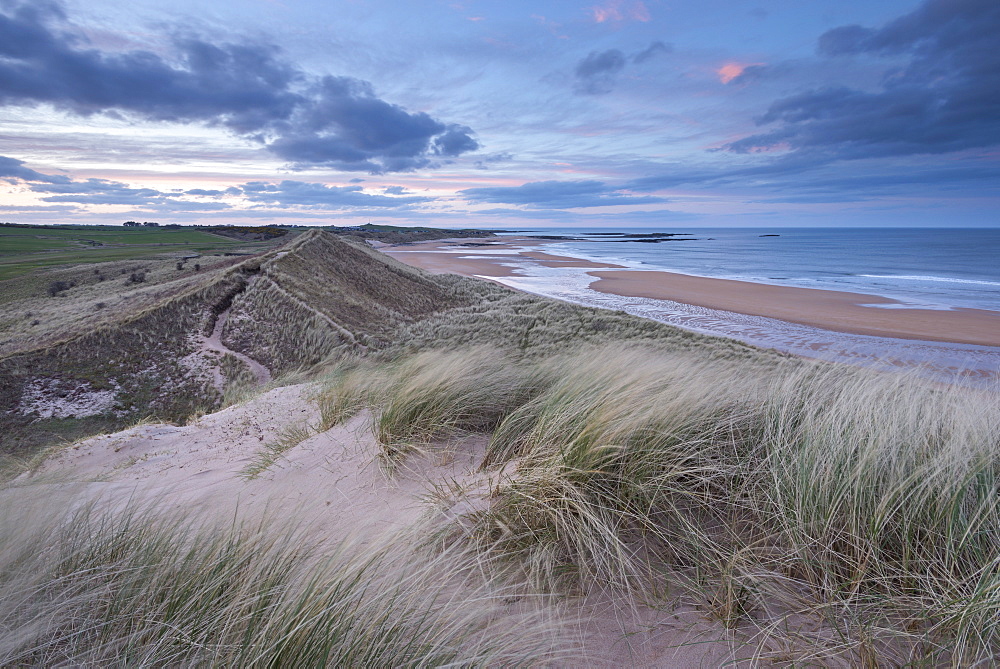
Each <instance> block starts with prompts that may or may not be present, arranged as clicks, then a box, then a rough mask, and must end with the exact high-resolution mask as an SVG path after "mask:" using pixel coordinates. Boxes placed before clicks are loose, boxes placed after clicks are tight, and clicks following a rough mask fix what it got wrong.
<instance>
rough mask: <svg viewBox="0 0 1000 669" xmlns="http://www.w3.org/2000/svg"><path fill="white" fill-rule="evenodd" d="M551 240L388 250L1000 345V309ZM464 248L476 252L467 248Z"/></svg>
mask: <svg viewBox="0 0 1000 669" xmlns="http://www.w3.org/2000/svg"><path fill="white" fill-rule="evenodd" d="M545 243H546V240H539V239H531V238H521V237H513V238H511V237H507V238H503V239H502V240H496V241H493V240H489V241H477V242H473V243H472V244H470V243H469V240H467V239H466V240H441V241H434V242H424V243H419V244H412V245H408V246H398V247H387V248H383V249H382V250H383V251H384V252H385V253H388V254H389V255H391V256H393V257H394V258H396V259H397V260H400V261H402V262H405V263H407V264H410V265H414V266H416V267H421V268H423V269H426V270H428V271H430V272H435V273H449V272H450V273H454V274H461V275H464V276H478V277H482V278H490V277H497V278H503V277H511V276H516V274H517V272H516V270H517V265H519V264H524V263H529V262H530V263H532V264H535V265H541V266H543V267H564V268H580V269H587V270H593V271H588V272H587V274H588V275H590V276H592V277H594V279H595V280H594V282H593V283H591V284H590V289H592V290H595V291H598V292H601V293H605V294H611V295H619V296H623V297H639V298H651V299H656V300H671V301H674V302H681V303H684V304H690V305H696V306H699V307H705V308H708V309H714V310H720V311H729V312H734V313H739V314H747V315H751V316H761V317H765V318H773V319H777V320H782V321H786V322H789V323H797V324H800V325H806V326H810V327H815V328H820V329H824V330H830V331H834V332H845V333H851V334H859V335H870V336H878V337H894V338H899V339H914V340H921V341H935V342H948V343H957V344H973V345H980V346H1000V312H995V311H987V310H982V309H954V310H951V311H943V310H932V309H919V308H910V307H904V305H901V303H899V302H896V301H894V300H891V299H887V298H883V297H878V296H874V295H865V294H860V293H847V292H838V291H830V290H818V289H811V288H796V287H789V286H775V285H770V284H761V283H751V282H746V281H734V280H730V279H713V278H707V277H698V276H689V275H685V274H675V273H672V272H663V271H634V270H627V269H625V268H623V267H622V266H620V265H613V264H608V263H599V262H593V261H590V260H585V259H582V258H572V257H569V256H559V255H553V254H549V253H544V252H540V251H537V250H534V249H532V248H528V247H537V246H539V245H542V244H545ZM463 249H464V250H466V251H468V255H465V254H463V253H462V252H461V251H462V250H463ZM601 270H614V271H601ZM868 305H876V306H868Z"/></svg>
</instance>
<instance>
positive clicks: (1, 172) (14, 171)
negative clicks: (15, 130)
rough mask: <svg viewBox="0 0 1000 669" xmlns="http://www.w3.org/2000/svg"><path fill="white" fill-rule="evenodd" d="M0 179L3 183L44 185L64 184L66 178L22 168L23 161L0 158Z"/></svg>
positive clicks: (66, 180) (5, 157)
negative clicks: (36, 183)
mask: <svg viewBox="0 0 1000 669" xmlns="http://www.w3.org/2000/svg"><path fill="white" fill-rule="evenodd" d="M0 179H3V180H5V181H16V180H18V181H40V182H44V183H50V184H51V183H66V182H68V181H69V179H68V178H66V177H63V176H53V175H51V174H42V173H41V172H36V171H35V170H32V169H28V168H27V167H25V166H24V161H23V160H18V159H17V158H8V157H7V156H0Z"/></svg>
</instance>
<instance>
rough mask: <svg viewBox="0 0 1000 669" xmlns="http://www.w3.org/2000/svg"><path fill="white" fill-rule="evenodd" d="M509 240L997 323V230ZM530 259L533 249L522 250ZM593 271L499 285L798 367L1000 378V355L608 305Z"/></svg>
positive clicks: (591, 234) (635, 232)
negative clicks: (799, 363) (773, 353)
mask: <svg viewBox="0 0 1000 669" xmlns="http://www.w3.org/2000/svg"><path fill="white" fill-rule="evenodd" d="M505 234H511V235H517V236H519V237H528V238H536V239H538V242H539V245H538V246H537V247H535V248H537V249H538V250H544V251H545V252H547V253H552V254H556V255H567V256H573V257H577V258H584V259H589V260H595V261H601V262H610V263H615V264H618V265H622V266H624V267H627V268H630V269H638V270H665V271H669V272H678V273H682V274H689V275H694V276H705V277H714V278H722V279H735V280H740V281H753V282H758V283H768V284H775V285H782V286H798V287H803V288H819V289H826V290H837V291H846V292H852V293H862V294H870V295H873V296H880V297H886V298H890V299H892V300H894V301H895V303H893V304H891V305H889V306H888V307H886V306H884V305H881V306H877V305H875V304H873V305H871V306H872V308H902V309H907V308H918V309H932V310H941V311H945V310H950V309H955V308H974V309H987V310H993V311H1000V229H954V228H947V229H945V228H910V229H907V228H774V229H760V228H755V229H748V228H698V229H690V230H685V229H681V228H663V229H650V228H602V229H596V228H552V229H533V230H521V231H516V232H515V231H510V232H508V233H505ZM532 247H534V244H533V243H532V242H530V241H529V242H527V243H526V244H525V248H532ZM478 253H479V252H474V253H471V254H470V255H478ZM481 253H482V254H483V255H486V254H487V253H488V250H487V249H483V250H482V252H481ZM586 271H587V270H583V269H567V268H547V267H542V266H540V265H531V264H530V263H529V264H528V265H523V264H521V263H519V264H518V269H517V271H516V274H515V276H511V277H505V278H502V279H499V281H501V282H502V283H506V284H508V285H510V286H511V287H513V288H518V289H520V290H525V291H528V292H532V293H537V294H541V295H548V296H550V297H556V298H559V299H563V300H567V301H571V302H576V303H579V304H585V305H589V306H597V307H603V308H609V309H619V310H623V311H626V312H629V313H633V314H635V315H639V316H644V317H646V318H652V319H654V320H659V321H662V322H666V323H671V324H673V325H678V326H680V327H684V328H686V329H689V330H693V331H696V332H701V333H704V334H712V335H719V336H726V337H731V338H735V339H738V340H741V341H744V342H747V343H750V344H754V345H757V346H764V347H770V348H775V349H778V350H781V351H785V352H789V353H793V354H797V355H805V356H809V357H817V358H824V359H832V360H842V361H848V362H853V363H857V364H863V365H870V366H875V367H892V368H899V367H900V365H903V366H906V367H915V368H920V369H922V370H924V371H925V372H926V373H928V374H930V375H932V376H935V377H938V378H940V377H952V376H960V377H963V378H966V379H973V380H975V379H993V380H995V379H997V378H998V377H1000V347H989V346H974V345H967V344H942V343H935V342H923V341H916V340H912V339H894V338H889V337H872V336H866V335H856V334H848V333H839V332H831V331H826V330H818V329H817V328H812V327H809V326H804V325H797V324H793V323H786V322H783V321H775V320H773V319H768V318H761V317H756V316H747V315H742V314H734V313H731V312H721V311H715V310H710V309H705V308H702V307H695V306H691V305H684V304H680V303H675V302H670V301H667V300H652V299H649V298H629V297H621V296H616V295H607V294H603V293H598V292H597V291H593V290H590V289H589V288H588V286H589V284H590V283H591V282H592V281H593V280H594V279H593V277H590V276H589V275H587V274H586Z"/></svg>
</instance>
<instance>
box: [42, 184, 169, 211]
mask: <svg viewBox="0 0 1000 669" xmlns="http://www.w3.org/2000/svg"><path fill="white" fill-rule="evenodd" d="M31 190H32V191H34V192H36V193H54V194H53V195H47V196H46V197H43V198H41V199H42V201H43V202H73V203H75V204H127V205H135V206H140V205H151V204H154V203H156V202H158V201H162V200H163V198H165V197H167V194H166V193H162V192H160V191H158V190H155V189H153V188H131V187H129V186H128V185H126V184H123V183H119V182H117V181H108V180H106V179H87V180H86V181H70V182H67V183H59V184H35V185H33V186H31Z"/></svg>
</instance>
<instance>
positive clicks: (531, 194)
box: [458, 181, 667, 209]
mask: <svg viewBox="0 0 1000 669" xmlns="http://www.w3.org/2000/svg"><path fill="white" fill-rule="evenodd" d="M621 190H622V189H621V188H615V187H613V186H608V185H606V184H605V183H603V182H601V181H533V182H530V183H526V184H522V185H520V186H500V187H492V188H467V189H465V190H461V191H458V193H459V195H463V196H465V197H466V198H467V199H468V200H469V201H471V202H491V203H498V204H519V205H524V206H527V207H530V208H533V209H574V208H577V207H610V206H616V205H636V204H654V203H661V202H667V200H665V199H664V198H661V197H655V196H638V197H637V196H634V195H630V194H628V193H623V192H621Z"/></svg>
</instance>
